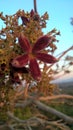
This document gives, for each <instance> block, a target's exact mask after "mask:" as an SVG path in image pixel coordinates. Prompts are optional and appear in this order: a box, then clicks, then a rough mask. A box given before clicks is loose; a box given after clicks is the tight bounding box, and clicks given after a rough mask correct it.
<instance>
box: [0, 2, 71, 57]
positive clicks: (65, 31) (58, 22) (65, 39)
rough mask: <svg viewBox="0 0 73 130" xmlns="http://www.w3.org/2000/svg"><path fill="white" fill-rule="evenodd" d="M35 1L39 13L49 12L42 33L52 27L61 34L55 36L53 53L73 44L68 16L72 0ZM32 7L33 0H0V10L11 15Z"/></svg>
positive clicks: (0, 24) (57, 52) (69, 15)
mask: <svg viewBox="0 0 73 130" xmlns="http://www.w3.org/2000/svg"><path fill="white" fill-rule="evenodd" d="M36 2H37V10H38V13H39V14H40V15H43V14H44V13H45V12H46V11H47V13H48V14H49V20H48V21H47V27H46V28H45V29H44V33H45V34H46V33H47V32H49V31H51V30H52V29H53V28H56V29H57V30H58V31H60V33H61V36H58V37H57V39H58V40H59V42H58V43H56V44H57V48H58V49H57V51H56V54H55V55H57V54H59V53H61V52H62V51H64V50H66V49H68V48H69V47H70V46H72V45H73V26H71V24H70V18H71V17H73V0H36ZM33 8H34V4H33V0H0V12H3V13H4V14H5V15H6V14H7V15H13V14H15V13H16V12H17V11H18V10H19V9H21V10H24V11H29V12H30V11H31V9H33ZM2 26H3V23H2V22H1V21H0V29H1V28H2ZM72 51H73V50H72ZM72 51H70V52H69V55H71V56H73V52H72Z"/></svg>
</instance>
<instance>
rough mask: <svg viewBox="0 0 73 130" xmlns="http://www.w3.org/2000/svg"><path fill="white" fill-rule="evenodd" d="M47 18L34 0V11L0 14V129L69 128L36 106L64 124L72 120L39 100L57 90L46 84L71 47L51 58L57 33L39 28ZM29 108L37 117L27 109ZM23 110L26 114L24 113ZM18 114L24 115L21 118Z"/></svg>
mask: <svg viewBox="0 0 73 130" xmlns="http://www.w3.org/2000/svg"><path fill="white" fill-rule="evenodd" d="M48 18H49V16H48V14H47V12H45V13H44V14H43V15H42V16H40V15H39V14H38V12H37V8H36V1H35V0H34V10H31V11H30V12H25V11H24V10H18V11H17V12H16V13H15V14H13V15H11V16H9V15H5V16H4V15H3V13H2V12H1V13H0V19H1V20H2V21H3V22H4V24H5V27H4V28H2V30H0V108H1V109H0V111H1V114H0V118H1V119H3V121H5V124H3V125H1V126H0V128H1V129H3V128H4V127H5V129H6V128H7V129H8V128H9V129H20V128H22V129H33V128H34V127H35V126H36V128H37V127H38V128H39V129H40V128H42V129H43V128H44V129H48V128H50V129H54V128H56V127H58V128H60V129H62V130H63V129H69V128H68V126H66V125H64V124H63V123H62V120H61V121H59V122H58V121H53V122H51V121H48V118H47V116H46V115H44V114H40V111H39V109H42V110H44V111H46V112H50V113H52V114H54V115H56V116H58V117H59V118H62V119H63V120H64V121H65V122H67V124H72V123H73V119H72V118H70V117H68V116H66V115H64V114H62V113H61V112H58V111H56V110H54V109H52V108H50V107H48V106H46V105H45V104H43V103H41V102H39V101H40V100H41V96H42V97H44V98H45V96H48V95H49V97H50V95H53V94H55V93H57V87H56V86H55V85H53V84H50V81H51V80H52V74H54V70H53V65H54V64H55V63H56V62H57V63H58V61H59V60H60V59H61V57H62V56H64V54H66V53H67V52H68V51H69V50H71V49H73V46H72V47H70V48H69V49H68V50H66V51H65V52H63V53H62V54H61V55H60V56H59V57H58V58H56V57H54V52H55V50H56V49H57V46H56V45H55V42H57V41H58V40H57V39H56V36H57V35H59V34H60V32H58V31H57V30H56V29H53V30H51V31H49V32H48V33H47V34H46V35H44V32H43V31H42V29H43V28H46V22H47V20H48ZM49 64H51V65H49ZM66 97H69V98H71V99H72V98H73V97H72V96H66ZM45 103H46V102H45ZM29 106H30V107H29ZM33 107H34V111H35V112H37V114H38V116H37V115H36V114H35V112H30V109H31V111H32V109H33ZM36 107H38V108H39V109H37V110H36ZM26 108H27V109H26ZM24 110H25V111H27V110H28V112H29V114H27V115H26V113H27V112H26V113H24V112H25V111H24ZM21 113H23V114H25V115H26V117H25V119H24V118H23V117H21ZM19 114H20V115H19ZM18 115H19V116H18ZM17 116H18V117H17ZM19 117H20V119H19ZM21 118H22V119H21ZM28 118H29V119H28ZM43 118H44V119H43ZM39 124H40V126H39ZM43 124H44V127H43Z"/></svg>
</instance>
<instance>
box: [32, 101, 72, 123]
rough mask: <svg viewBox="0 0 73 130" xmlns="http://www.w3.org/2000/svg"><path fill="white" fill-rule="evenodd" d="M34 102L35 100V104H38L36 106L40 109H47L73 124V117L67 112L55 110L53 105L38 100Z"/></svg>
mask: <svg viewBox="0 0 73 130" xmlns="http://www.w3.org/2000/svg"><path fill="white" fill-rule="evenodd" d="M33 102H34V104H36V106H37V107H38V108H39V109H41V110H43V111H46V112H49V113H51V114H53V115H55V116H57V117H59V118H61V119H63V120H64V121H65V122H66V123H67V124H73V118H71V117H69V116H67V115H65V114H63V113H61V112H59V111H57V110H55V109H54V108H51V107H49V106H47V105H45V104H43V103H41V102H40V101H37V100H36V101H33Z"/></svg>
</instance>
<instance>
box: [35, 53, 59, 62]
mask: <svg viewBox="0 0 73 130" xmlns="http://www.w3.org/2000/svg"><path fill="white" fill-rule="evenodd" d="M36 58H37V59H38V60H41V61H43V62H45V63H49V64H53V63H55V62H57V61H58V60H57V59H56V58H55V57H54V56H52V55H50V54H46V53H41V52H39V53H37V54H36Z"/></svg>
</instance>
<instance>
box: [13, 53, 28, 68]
mask: <svg viewBox="0 0 73 130" xmlns="http://www.w3.org/2000/svg"><path fill="white" fill-rule="evenodd" d="M28 60H29V58H28V55H22V56H18V57H16V58H15V59H14V60H13V61H12V63H11V64H12V66H14V67H17V68H22V67H24V65H26V64H27V63H28Z"/></svg>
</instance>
